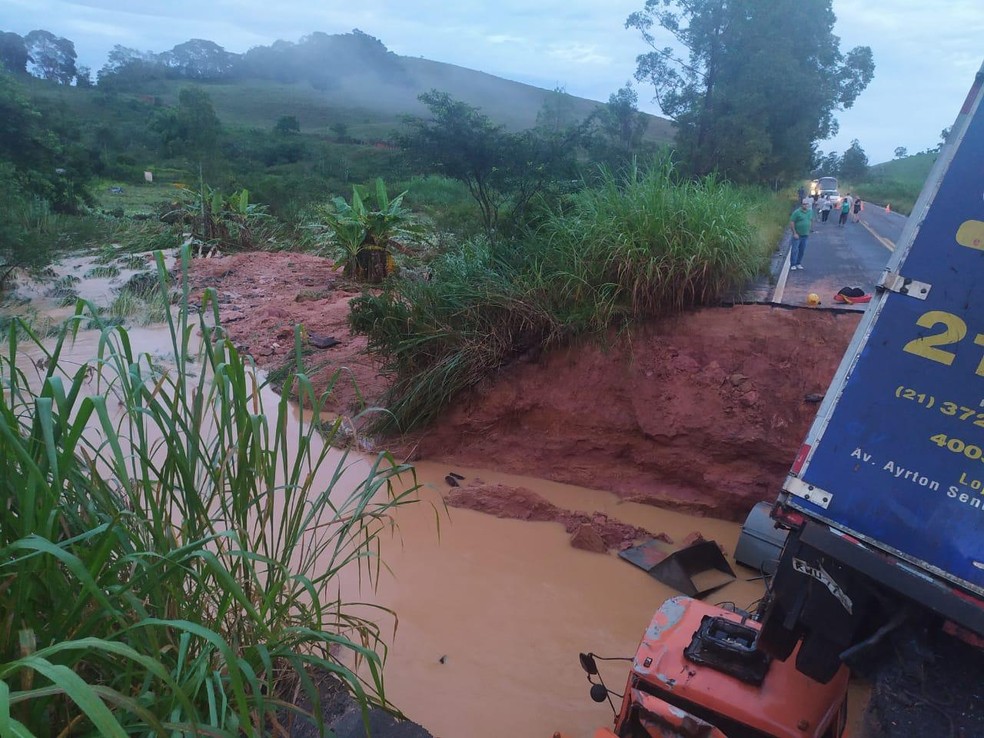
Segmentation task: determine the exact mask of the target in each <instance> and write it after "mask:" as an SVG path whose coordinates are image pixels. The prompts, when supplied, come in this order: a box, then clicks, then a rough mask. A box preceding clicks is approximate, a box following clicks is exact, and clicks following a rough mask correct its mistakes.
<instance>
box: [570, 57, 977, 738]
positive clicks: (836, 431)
mask: <svg viewBox="0 0 984 738" xmlns="http://www.w3.org/2000/svg"><path fill="white" fill-rule="evenodd" d="M982 98H984V66H982V68H981V71H980V72H979V73H978V75H977V78H976V80H975V82H974V85H973V87H972V88H971V91H970V94H969V95H968V96H967V99H966V101H965V103H964V105H963V107H962V109H961V111H960V115H959V116H958V118H957V121H956V123H955V124H954V127H953V129H952V130H953V134H952V136H951V139H950V142H949V143H948V144H947V146H946V147H944V149H943V151H942V152H941V154H940V157H939V159H938V160H937V162H936V165H935V167H934V169H933V171H932V173H931V174H930V177H929V179H928V180H927V183H926V186H925V187H924V189H923V192H922V194H921V195H920V197H919V200H918V201H917V203H916V206H915V209H914V211H913V215H912V217H910V218H909V220H908V223H907V225H906V227H905V230H904V231H903V233H902V236H901V238H900V240H899V243H898V246H897V248H896V250H895V252H894V254H893V257H892V259H891V260H890V262H889V264H888V266H887V267H886V270H885V273H884V275H883V277H882V279H881V281H880V284H879V289H878V291H877V294H876V295H875V296H874V298H873V299H872V301H871V303H870V304H869V307H868V309H867V310H866V312H865V315H864V317H863V318H862V321H861V323H860V325H859V327H858V330H857V332H856V334H855V337H854V339H853V340H852V342H851V344H850V346H849V348H848V350H847V352H846V354H845V356H844V359H843V361H842V363H841V365H840V367H839V368H838V370H837V372H836V374H835V376H834V379H833V381H832V383H831V386H830V389H829V390H828V392H827V393H826V395H825V398H824V400H823V402H822V404H821V406H820V408H819V410H818V414H817V417H816V420H815V421H814V423H813V426H812V427H811V429H810V431H809V432H808V434H807V437H806V440H805V442H804V443H803V445H802V448H801V449H800V451H799V453H798V455H797V456H796V459H795V461H794V463H793V465H792V469H791V471H790V473H789V475H788V477H787V479H786V480H785V482H784V484H783V487H782V491H781V493H780V495H779V498H778V500H777V501H776V503H775V505H774V506H773V508H772V518H773V519H774V520H775V525H776V526H777V527H780V528H785V529H786V530H788V535H787V536H786V540H785V545H784V546H783V548H782V553H781V554H780V556H779V561H778V565H777V569H776V572H775V575H774V577H773V580H772V582H771V585H770V587H769V589H768V592H767V595H766V597H765V598H764V599H763V601H762V604H761V605H760V606H759V608H758V609H757V610H756V612H754V613H741V612H737V613H728V612H725V611H723V610H722V609H721V608H720V607H713V606H710V605H705V604H704V603H701V602H699V601H697V600H692V599H689V598H674V599H671V600H668V601H667V602H666V603H664V604H663V606H662V607H661V608H659V610H658V611H657V613H656V615H655V617H654V618H653V621H652V623H651V624H650V627H649V629H648V630H647V631H646V633H645V635H644V636H643V639H642V642H641V643H640V645H639V648H638V650H637V652H636V655H635V657H634V658H633V659H631V661H632V666H631V668H630V671H629V679H628V683H627V684H626V688H625V692H624V694H623V695H622V702H621V706H620V708H618V709H616V708H615V705H614V703H612V707H613V711H614V726H613V728H612V729H601V730H598V731H597V732H596V733H595V738H613V737H615V736H617V737H619V738H625V737H632V738H635V737H645V738H684V737H688V738H697V737H700V738H777V737H781V738H786V737H787V736H796V737H797V738H808V737H813V736H816V737H819V738H839V737H840V736H842V735H844V730H845V722H846V699H845V697H846V691H847V677H846V667H845V662H846V661H849V660H850V658H851V656H852V655H855V654H858V653H860V652H862V651H864V650H865V649H866V648H867V647H869V646H871V645H873V644H875V643H877V642H878V641H879V640H881V639H883V638H885V637H886V636H887V635H888V634H889V633H891V631H893V630H894V629H896V628H898V627H901V626H902V625H903V624H905V623H914V624H918V625H919V626H920V627H921V629H922V630H923V631H925V629H926V628H930V629H943V630H945V631H947V632H949V633H950V634H952V635H955V636H957V637H959V638H962V639H964V640H965V641H966V642H967V643H969V644H972V645H973V646H977V647H984V105H982ZM581 666H582V668H583V669H584V670H585V671H586V672H587V673H588V678H589V681H590V680H593V679H595V678H598V676H597V675H598V673H599V672H598V668H597V664H596V663H595V660H594V656H593V655H592V654H582V656H581ZM970 687H971V689H974V688H975V687H974V685H973V684H971V685H970ZM592 697H593V698H594V699H596V700H597V701H604V700H606V699H607V700H609V701H610V699H611V698H610V693H609V691H608V689H607V687H605V686H604V685H603V684H594V686H593V687H592ZM950 727H951V733H952V732H953V730H952V728H953V725H952V724H951V726H950ZM558 735H559V734H558ZM968 735H969V734H968Z"/></svg>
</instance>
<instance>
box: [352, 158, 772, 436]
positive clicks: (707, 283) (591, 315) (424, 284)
mask: <svg viewBox="0 0 984 738" xmlns="http://www.w3.org/2000/svg"><path fill="white" fill-rule="evenodd" d="M775 208H776V206H775V205H774V203H773V200H772V198H770V197H769V196H768V195H767V194H766V193H763V192H760V191H753V190H747V189H740V188H736V187H734V186H732V185H729V184H727V183H725V182H721V181H719V180H716V179H714V178H708V179H703V180H700V181H690V180H679V179H677V178H676V176H675V174H674V171H673V167H672V164H671V163H670V162H669V161H665V160H664V161H658V162H656V163H654V164H653V165H652V166H650V167H647V168H644V169H643V168H639V167H632V168H631V169H629V170H627V171H626V172H623V173H622V174H621V175H615V174H613V173H611V172H604V173H603V175H602V176H601V178H600V181H599V182H598V183H596V184H595V185H593V186H590V187H585V188H584V189H582V190H581V191H580V192H578V193H576V194H574V195H572V196H570V197H569V198H568V199H567V200H566V201H564V203H563V204H562V205H561V206H559V207H556V208H553V209H545V210H544V211H543V212H542V213H541V216H540V217H539V219H538V221H537V224H536V227H535V228H534V229H533V230H532V231H531V232H530V234H529V235H528V236H527V237H526V238H525V239H523V240H522V241H521V242H517V243H513V244H499V245H498V246H496V247H495V248H492V247H490V246H489V245H488V244H485V243H483V242H481V241H475V242H472V243H470V244H468V245H466V247H465V248H463V249H459V250H457V251H455V252H453V253H448V254H446V255H445V256H443V257H441V258H439V259H437V260H436V261H435V262H433V263H432V265H431V266H432V273H431V277H432V278H431V280H430V281H414V280H403V281H394V282H392V283H391V284H390V285H389V286H388V287H387V289H386V290H385V291H384V292H383V293H382V294H380V295H368V294H367V295H363V296H362V297H360V298H357V299H356V300H355V301H353V303H352V325H353V327H354V328H355V329H356V330H359V331H361V332H364V333H365V334H366V335H367V336H368V339H369V348H370V350H372V351H375V352H377V353H379V354H380V355H381V356H382V357H383V359H384V361H385V365H386V368H387V369H388V370H389V371H390V372H391V373H392V374H393V375H394V377H395V382H394V384H393V386H392V389H391V390H390V391H389V393H388V395H387V397H386V398H385V404H386V406H387V408H388V409H389V410H391V411H392V414H391V415H387V416H380V419H379V420H378V421H377V422H376V423H375V426H374V430H375V431H376V432H379V433H391V432H396V431H406V430H409V429H412V428H414V427H417V426H420V425H423V424H426V423H428V422H430V421H431V420H433V419H434V418H436V417H437V415H438V413H439V412H440V411H441V410H442V409H443V408H444V407H446V406H447V405H448V403H450V402H451V400H452V398H453V397H454V396H455V395H456V394H457V393H458V392H460V391H461V390H463V389H466V388H468V387H471V386H474V385H475V384H476V383H478V382H479V381H481V380H482V379H484V378H485V377H488V376H489V375H491V374H492V373H494V372H495V371H496V370H497V369H498V368H499V367H500V366H502V365H503V364H504V363H505V362H507V361H509V360H511V359H512V358H514V357H515V356H517V355H518V354H520V353H522V352H524V351H527V350H530V349H537V348H540V347H543V346H549V345H552V344H556V343H560V342H563V341H567V340H570V339H572V338H575V337H577V336H581V335H586V334H600V333H602V332H604V331H606V330H607V329H609V328H610V327H613V326H614V327H620V326H625V325H627V324H629V323H630V322H632V321H636V320H641V319H646V318H650V317H654V316H659V315H663V314H666V313H672V312H676V311H680V310H683V309H685V308H688V307H692V306H697V305H706V304H713V303H715V302H716V301H719V300H720V299H722V298H724V297H725V296H728V295H730V294H731V293H732V292H733V291H734V290H736V289H737V288H738V287H740V286H742V285H744V284H745V283H746V282H747V281H749V280H750V279H752V278H753V277H754V276H756V275H757V274H758V273H760V272H761V271H762V269H763V268H764V266H765V264H766V263H767V260H768V256H769V254H771V252H772V250H773V249H774V246H775V235H776V233H777V231H778V229H781V227H782V223H784V222H785V221H784V220H782V219H784V218H785V217H786V216H787V215H788V212H786V211H785V208H781V209H782V211H783V212H782V215H781V216H780V221H781V222H780V223H779V224H778V226H777V227H769V228H762V227H760V226H758V225H756V223H757V222H758V221H759V220H760V219H761V218H762V217H763V214H767V215H769V216H770V217H773V218H774V217H775V215H776V212H778V211H776V209H775Z"/></svg>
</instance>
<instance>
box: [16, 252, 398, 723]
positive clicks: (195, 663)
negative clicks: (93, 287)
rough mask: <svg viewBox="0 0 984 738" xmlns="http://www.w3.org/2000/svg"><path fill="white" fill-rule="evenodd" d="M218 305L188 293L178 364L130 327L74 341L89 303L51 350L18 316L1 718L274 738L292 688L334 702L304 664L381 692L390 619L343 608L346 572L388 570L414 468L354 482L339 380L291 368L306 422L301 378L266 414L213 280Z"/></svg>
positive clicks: (176, 339) (179, 318)
mask: <svg viewBox="0 0 984 738" xmlns="http://www.w3.org/2000/svg"><path fill="white" fill-rule="evenodd" d="M187 259H188V255H187V252H186V253H185V257H184V266H185V267H187ZM158 270H159V272H160V273H161V277H162V279H163V278H164V276H165V275H164V266H163V262H162V261H161V260H158ZM205 306H206V308H208V309H210V312H211V313H212V316H213V317H214V319H215V322H214V324H212V323H211V321H207V320H205V319H204V317H200V318H199V319H197V320H194V319H192V317H191V311H190V307H191V306H190V305H189V303H188V292H187V287H185V289H184V291H183V297H182V300H181V303H180V309H179V310H178V312H177V315H176V317H171V315H170V314H168V328H169V330H170V336H171V350H170V352H169V354H170V355H168V356H167V357H166V358H159V357H152V356H150V355H148V354H140V353H137V352H136V351H135V349H134V347H133V346H132V345H131V342H130V338H129V336H128V334H127V332H126V330H125V329H123V328H121V327H118V326H116V327H109V326H105V327H103V328H102V330H101V334H100V339H99V342H98V348H97V354H96V355H95V356H92V357H82V358H80V357H77V356H73V355H70V353H71V343H72V338H73V336H75V335H76V333H77V332H78V330H79V328H80V327H81V326H82V324H83V323H86V322H88V321H90V320H96V321H98V316H96V315H95V311H94V310H93V308H92V306H90V305H87V304H85V303H81V302H80V303H79V304H78V306H77V308H76V311H75V317H74V318H72V319H71V320H69V321H68V322H67V323H66V324H65V326H64V327H63V329H62V331H61V333H60V335H59V337H58V339H57V340H56V341H55V343H54V345H53V346H51V345H50V344H48V343H45V342H43V341H42V340H41V339H40V337H37V336H35V335H32V334H31V333H30V331H29V329H28V328H27V327H26V326H20V330H18V328H17V327H16V326H13V325H11V326H10V328H9V330H8V335H7V342H6V349H5V351H4V353H3V354H2V355H0V377H2V379H3V392H0V492H2V494H3V497H4V499H5V500H6V503H5V504H4V505H3V506H2V509H0V581H2V582H3V590H2V596H0V624H2V625H0V644H2V647H0V653H2V656H0V714H2V715H3V716H4V719H3V722H4V724H5V725H6V726H7V727H6V730H5V732H10V733H11V734H18V735H39V736H43V735H59V734H67V733H69V732H71V733H72V734H99V735H107V736H125V735H131V734H155V735H164V734H167V733H172V734H189V735H190V734H193V733H195V734H197V733H199V732H205V733H207V734H209V735H228V736H233V735H237V736H238V735H265V734H268V733H269V732H270V731H271V729H272V726H273V725H275V724H276V723H279V724H281V725H286V724H289V723H288V722H287V721H289V720H290V719H291V715H292V714H293V713H296V712H297V708H296V707H295V706H294V703H295V702H296V699H295V697H296V694H298V693H302V694H306V695H307V697H308V698H309V699H310V700H311V701H312V704H313V705H314V706H315V712H316V714H320V713H318V706H319V700H318V692H317V688H316V687H315V685H314V683H313V682H312V680H311V679H310V676H309V674H310V673H311V670H323V671H326V672H328V673H331V674H334V675H335V676H336V677H338V678H340V679H341V680H342V681H343V682H345V683H346V684H347V686H348V687H349V689H351V690H352V691H353V692H354V693H355V694H356V695H358V696H359V697H360V699H361V700H362V701H363V703H366V702H368V701H370V700H376V701H382V700H384V699H385V695H384V692H383V686H382V677H381V664H382V657H381V656H380V655H379V654H380V653H382V652H383V648H382V644H381V640H380V629H379V626H378V625H377V624H375V623H373V622H371V621H370V620H367V619H366V618H365V617H363V616H360V615H356V614H353V613H352V612H350V611H349V608H348V606H347V605H346V601H345V595H344V591H343V590H341V589H340V585H339V576H340V573H341V572H342V571H343V570H345V569H346V568H348V567H360V568H362V569H363V570H364V572H365V571H367V572H368V573H369V575H370V578H372V577H373V576H375V574H376V573H377V570H378V567H379V564H380V562H379V560H378V558H376V556H375V554H376V548H375V540H376V536H377V535H378V533H379V532H380V531H381V530H382V529H383V528H384V527H385V526H388V525H389V524H390V516H391V513H392V512H393V510H394V509H395V508H396V507H398V506H400V505H403V504H406V503H407V502H409V501H410V500H411V497H412V489H413V488H412V486H411V485H410V484H409V482H410V481H411V480H410V479H407V478H403V479H401V480H400V481H399V482H397V481H396V479H395V478H396V477H397V475H400V474H401V473H407V472H408V468H407V467H403V466H399V465H397V464H395V463H393V461H392V459H390V458H388V457H387V456H385V455H380V456H379V457H377V458H376V459H375V460H374V461H370V462H369V463H367V464H366V465H365V469H364V472H363V473H362V476H361V480H360V481H358V482H357V483H356V484H355V485H354V488H353V489H352V490H351V491H347V490H346V489H345V488H344V487H343V486H342V485H340V484H339V480H340V477H341V473H342V471H343V469H345V468H346V467H347V466H348V465H349V464H350V462H349V460H348V459H347V458H346V454H345V453H340V452H337V451H331V450H330V446H329V442H330V440H331V437H332V436H333V435H334V434H336V433H338V432H339V430H340V426H339V422H336V423H334V424H329V425H327V426H325V425H323V424H322V423H321V421H320V420H319V417H320V416H319V411H320V408H321V407H322V404H323V401H324V395H323V394H321V393H319V392H318V391H317V390H316V389H315V388H314V387H312V386H311V384H310V382H309V380H308V379H307V378H306V376H305V375H304V374H303V372H302V371H298V372H297V373H295V374H293V375H292V376H291V377H290V378H289V379H288V380H287V383H286V384H287V388H288V389H290V388H291V387H292V388H293V390H294V391H296V392H297V393H299V394H300V395H301V396H302V397H303V398H304V400H305V402H304V403H303V404H302V407H307V408H310V411H308V410H304V411H302V413H301V417H300V418H299V420H298V422H297V423H296V424H295V423H294V421H293V420H292V417H293V415H294V413H293V411H292V410H291V408H290V405H289V402H288V400H287V397H288V396H289V395H290V392H289V391H288V392H284V393H283V394H282V395H281V399H280V400H279V401H277V402H276V404H275V406H274V407H265V406H264V405H265V403H264V399H263V392H262V383H261V382H260V381H259V380H258V378H257V376H256V375H255V373H254V371H253V369H252V367H251V365H250V363H249V361H248V360H247V358H246V357H243V356H240V355H239V353H238V352H237V351H236V350H235V348H234V347H233V346H232V345H231V343H230V342H229V341H228V340H227V339H226V338H224V337H223V333H222V330H221V327H219V325H218V320H217V312H218V311H217V307H216V305H215V302H214V295H207V296H206V303H205ZM196 331H198V332H200V334H201V339H200V341H199V340H198V339H197V338H195V333H196ZM25 334H27V335H28V338H27V339H24V338H23V337H22V336H23V335H25ZM25 357H30V358H31V361H32V363H30V364H27V363H26V362H25V361H24V359H25ZM322 436H327V439H325V438H323V437H322ZM349 483H351V482H349ZM401 485H403V486H401ZM359 661H361V662H362V663H363V664H364V666H365V668H364V669H363V670H361V671H360V673H361V674H367V675H368V681H363V678H360V676H358V675H357V674H356V671H355V669H354V667H353V663H354V662H359ZM295 690H296V691H295ZM319 719H320V718H319Z"/></svg>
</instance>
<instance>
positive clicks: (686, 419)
mask: <svg viewBox="0 0 984 738" xmlns="http://www.w3.org/2000/svg"><path fill="white" fill-rule="evenodd" d="M858 320H859V315H857V314H843V313H836V312H831V311H822V310H809V309H792V310H791V309H784V308H772V307H769V306H762V305H744V306H736V307H730V308H714V309H705V310H702V311H699V312H694V313H688V314H685V315H681V316H679V317H675V318H670V319H665V320H662V321H659V322H656V323H653V324H650V325H648V326H646V327H644V328H641V329H639V330H637V331H634V332H632V333H629V334H626V335H622V336H618V337H613V338H612V341H611V344H610V345H608V346H607V347H603V346H599V345H598V344H597V343H595V342H584V343H581V344H579V345H576V346H570V347H567V348H564V349H562V350H557V351H553V352H549V353H546V354H544V355H542V356H541V357H539V358H538V359H536V360H528V361H522V362H517V363H516V364H514V365H512V366H510V367H509V368H507V369H505V370H503V371H502V372H500V373H499V375H498V376H496V377H495V378H494V380H492V381H489V382H488V383H486V385H484V386H482V387H481V388H478V389H476V390H475V391H473V392H471V393H470V394H469V395H468V396H465V397H462V398H460V399H459V401H458V402H457V403H456V405H455V406H454V408H452V409H451V411H450V412H448V413H447V414H446V415H445V416H444V417H443V418H442V419H441V420H440V422H438V423H437V424H435V426H434V427H432V428H430V429H428V430H427V431H426V432H423V433H421V434H418V435H417V436H415V437H414V438H412V439H411V440H410V442H409V443H408V444H407V445H406V447H405V450H411V449H412V450H413V453H414V456H415V457H416V458H427V459H440V460H443V461H448V462H457V463H461V464H467V465H472V466H485V467H492V468H498V469H502V470H508V471H510V472H515V473H521V474H528V475H531V476H537V477H544V478H548V479H553V480H557V481H563V482H569V483H573V484H577V485H581V486H586V487H592V488H597V489H604V490H611V491H613V492H616V493H617V494H619V495H621V496H623V497H626V498H630V499H636V500H644V501H649V502H653V503H655V504H660V505H664V506H668V507H674V508H678V509H684V510H689V511H694V512H703V513H707V514H713V515H714V516H715V517H724V518H729V519H733V520H737V519H741V518H743V517H744V516H745V515H746V514H747V512H748V510H749V509H750V507H751V506H752V504H753V503H754V502H756V501H759V500H764V499H772V498H774V496H775V494H776V491H777V490H778V488H779V485H780V484H781V482H782V480H783V478H784V476H785V474H786V472H787V471H788V469H789V466H790V464H791V463H792V460H793V458H794V457H795V455H796V451H797V450H798V448H799V446H800V444H801V443H802V441H803V438H804V436H805V434H806V431H807V429H808V427H809V424H810V422H811V421H812V419H813V417H814V415H815V413H816V410H817V407H818V405H817V400H818V399H819V396H820V395H822V394H823V393H824V392H825V391H826V389H827V386H828V384H829V383H830V380H831V378H832V377H833V374H834V371H835V370H836V368H837V365H838V363H839V362H840V359H841V357H842V356H843V354H844V351H845V349H846V348H847V345H848V343H849V341H850V338H851V336H852V335H853V333H854V330H855V328H856V327H857V324H858Z"/></svg>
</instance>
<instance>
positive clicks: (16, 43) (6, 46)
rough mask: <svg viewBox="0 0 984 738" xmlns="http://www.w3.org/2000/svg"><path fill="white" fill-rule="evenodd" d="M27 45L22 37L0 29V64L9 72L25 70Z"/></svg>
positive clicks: (14, 72)
mask: <svg viewBox="0 0 984 738" xmlns="http://www.w3.org/2000/svg"><path fill="white" fill-rule="evenodd" d="M29 56H30V55H29V54H28V53H27V45H26V44H25V43H24V39H23V38H22V37H21V36H19V35H18V34H16V33H12V32H10V31H0V65H2V66H3V68H5V69H6V70H7V71H8V72H10V73H11V74H25V73H26V72H27V60H28V57H29Z"/></svg>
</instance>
